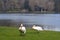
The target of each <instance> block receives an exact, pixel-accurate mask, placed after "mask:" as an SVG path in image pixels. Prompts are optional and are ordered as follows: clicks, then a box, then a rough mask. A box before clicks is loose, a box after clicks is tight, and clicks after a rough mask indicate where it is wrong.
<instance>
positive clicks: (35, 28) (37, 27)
mask: <svg viewBox="0 0 60 40" xmlns="http://www.w3.org/2000/svg"><path fill="white" fill-rule="evenodd" d="M32 29H34V30H37V31H43V29H42V27H40V26H36V25H33V27H32Z"/></svg>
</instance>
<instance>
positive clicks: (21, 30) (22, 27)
mask: <svg viewBox="0 0 60 40" xmlns="http://www.w3.org/2000/svg"><path fill="white" fill-rule="evenodd" d="M19 31H20V33H24V34H25V33H26V28H25V27H24V26H23V24H21V26H20V27H19Z"/></svg>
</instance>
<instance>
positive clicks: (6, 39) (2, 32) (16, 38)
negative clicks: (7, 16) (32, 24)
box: [0, 27, 60, 40]
mask: <svg viewBox="0 0 60 40" xmlns="http://www.w3.org/2000/svg"><path fill="white" fill-rule="evenodd" d="M0 40H60V32H54V31H40V32H39V33H37V32H36V31H34V30H30V29H27V33H26V35H25V36H20V33H19V31H18V28H16V27H0Z"/></svg>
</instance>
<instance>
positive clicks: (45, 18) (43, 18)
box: [0, 14, 60, 31]
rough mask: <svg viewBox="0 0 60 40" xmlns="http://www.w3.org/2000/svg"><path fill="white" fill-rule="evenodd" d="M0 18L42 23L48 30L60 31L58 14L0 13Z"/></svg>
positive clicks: (59, 15)
mask: <svg viewBox="0 0 60 40" xmlns="http://www.w3.org/2000/svg"><path fill="white" fill-rule="evenodd" d="M0 19H3V20H4V19H11V20H14V21H17V22H18V21H21V20H22V21H25V22H26V23H27V24H42V25H44V26H45V27H44V28H45V29H46V30H48V28H47V27H48V26H50V27H53V28H51V30H55V31H60V14H0Z"/></svg>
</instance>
